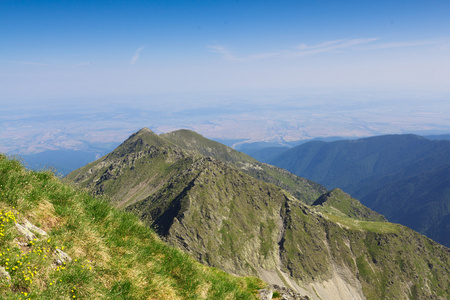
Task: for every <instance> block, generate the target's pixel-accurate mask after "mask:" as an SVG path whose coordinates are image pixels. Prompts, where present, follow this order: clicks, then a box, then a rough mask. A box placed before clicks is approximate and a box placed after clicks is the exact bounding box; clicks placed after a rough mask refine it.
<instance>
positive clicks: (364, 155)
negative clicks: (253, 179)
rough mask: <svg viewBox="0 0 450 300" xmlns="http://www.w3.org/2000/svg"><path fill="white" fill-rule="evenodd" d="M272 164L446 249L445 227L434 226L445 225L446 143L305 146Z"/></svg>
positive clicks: (395, 140) (449, 145) (399, 139)
mask: <svg viewBox="0 0 450 300" xmlns="http://www.w3.org/2000/svg"><path fill="white" fill-rule="evenodd" d="M270 162H271V163H273V164H274V165H277V166H279V167H281V168H285V169H287V170H288V171H290V172H292V173H294V174H297V175H299V176H304V177H306V178H309V179H311V180H314V181H316V182H318V183H320V184H323V185H325V186H326V187H327V188H329V189H333V188H338V187H339V188H341V189H342V190H344V191H345V192H348V193H350V194H351V195H352V196H354V197H356V198H357V199H359V200H360V201H361V203H363V204H364V205H367V206H368V207H370V208H371V209H373V210H375V211H377V212H379V213H381V214H383V215H384V216H385V217H386V218H387V219H388V220H389V221H391V222H396V223H401V224H403V225H406V226H408V227H410V228H412V229H414V230H417V231H418V232H420V233H423V234H426V235H427V236H429V237H433V238H435V239H436V241H438V242H440V243H443V244H444V245H446V246H450V243H448V238H446V237H448V236H450V231H449V228H448V226H444V225H442V226H443V227H439V226H438V224H448V223H446V222H445V221H444V220H445V219H446V218H448V215H449V213H450V177H449V174H450V141H447V140H429V139H426V138H423V137H420V136H416V135H386V136H378V137H371V138H364V139H359V140H351V141H336V142H329V143H327V142H309V143H306V144H303V145H300V146H297V147H294V148H292V149H290V150H287V151H286V152H284V153H282V154H280V155H278V156H277V157H276V158H274V159H272V160H271V161H270ZM435 232H436V233H435ZM437 232H439V234H438V233H437Z"/></svg>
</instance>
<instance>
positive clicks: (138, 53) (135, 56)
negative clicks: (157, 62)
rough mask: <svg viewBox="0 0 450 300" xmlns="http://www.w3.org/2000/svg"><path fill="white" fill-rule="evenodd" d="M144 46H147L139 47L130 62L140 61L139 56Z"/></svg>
mask: <svg viewBox="0 0 450 300" xmlns="http://www.w3.org/2000/svg"><path fill="white" fill-rule="evenodd" d="M144 48H145V47H143V46H142V47H139V48H137V50H136V52H135V53H134V55H133V57H132V58H131V60H130V64H132V65H134V64H135V63H136V62H137V61H138V59H139V56H140V55H141V51H142V50H143V49H144Z"/></svg>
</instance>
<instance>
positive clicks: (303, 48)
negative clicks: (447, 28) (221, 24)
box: [208, 37, 448, 61]
mask: <svg viewBox="0 0 450 300" xmlns="http://www.w3.org/2000/svg"><path fill="white" fill-rule="evenodd" d="M446 40H447V39H434V40H433V39H429V40H418V41H405V42H390V43H381V42H380V41H381V39H380V38H377V37H374V38H359V39H341V40H333V41H326V42H323V43H320V44H317V45H307V44H304V43H302V44H300V45H298V46H297V47H295V48H294V49H286V50H279V51H274V52H267V53H264V52H262V53H255V54H250V55H247V56H239V55H236V54H234V53H233V52H231V51H230V50H229V49H227V48H226V47H224V46H221V45H214V46H208V48H209V49H210V50H211V51H212V52H215V53H218V54H220V55H222V56H223V58H225V59H226V60H235V61H250V60H260V59H266V58H269V57H285V58H295V57H299V56H308V55H316V54H321V53H336V52H344V51H367V50H381V49H389V48H400V47H419V46H426V45H443V46H444V49H446V48H445V45H447V46H448V43H447V44H446V43H445V42H446Z"/></svg>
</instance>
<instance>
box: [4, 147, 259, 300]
mask: <svg viewBox="0 0 450 300" xmlns="http://www.w3.org/2000/svg"><path fill="white" fill-rule="evenodd" d="M0 212H1V213H2V214H1V215H0V217H1V218H0V249H1V250H0V254H1V255H0V266H2V267H4V268H5V269H6V268H7V269H6V270H7V271H8V272H9V273H10V276H11V280H7V279H6V278H3V279H1V280H0V298H1V299H224V298H227V299H256V291H257V289H259V288H261V287H262V286H263V282H262V281H261V280H259V279H256V278H250V277H241V278H237V277H234V276H231V275H228V274H226V273H224V272H222V271H219V270H217V269H213V268H208V267H205V266H203V265H201V264H199V263H197V262H196V261H194V260H193V259H191V258H190V257H188V256H187V254H184V253H182V252H181V251H179V250H177V249H175V248H172V247H170V246H168V245H166V244H164V243H163V242H162V241H160V240H159V238H158V237H157V236H156V234H155V233H154V232H153V231H151V230H150V229H149V228H147V227H146V226H144V225H143V224H142V222H141V221H139V220H138V218H137V217H136V216H134V215H132V214H130V213H126V212H123V211H119V210H117V209H114V208H112V207H111V206H110V205H109V204H108V203H107V202H106V201H105V200H102V199H100V198H93V197H92V196H90V195H89V194H88V193H87V192H82V191H79V190H77V189H75V188H73V187H71V186H68V185H65V184H63V183H61V182H60V180H59V179H58V178H57V177H56V176H54V175H53V174H52V173H51V172H49V171H45V172H33V171H27V170H25V169H24V168H23V167H22V166H21V164H20V162H19V161H17V160H13V159H9V158H7V157H5V156H3V155H0ZM25 218H26V219H27V220H29V221H30V222H31V223H33V224H35V225H37V226H39V227H40V228H42V229H43V230H45V231H46V232H47V234H48V236H42V237H38V238H37V240H35V241H31V242H28V241H26V240H25V239H24V238H23V237H21V235H20V234H19V233H18V232H17V230H16V229H15V226H14V223H15V222H16V221H17V222H18V223H21V222H23V220H24V219H25ZM18 241H21V242H22V243H24V244H22V245H24V246H19V245H18V243H17V242H18ZM57 248H58V249H63V251H64V252H66V253H67V254H68V255H69V256H70V257H71V258H72V259H73V260H72V262H66V264H65V265H62V266H56V265H55V264H54V260H55V255H54V254H53V252H54V251H55V250H56V249H57Z"/></svg>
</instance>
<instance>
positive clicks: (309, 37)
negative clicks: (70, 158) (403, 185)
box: [0, 0, 450, 154]
mask: <svg viewBox="0 0 450 300" xmlns="http://www.w3.org/2000/svg"><path fill="white" fill-rule="evenodd" d="M449 11H450V3H449V2H448V1H443V0H441V1H281V2H279V1H233V2H231V1H215V2H209V1H126V2H120V1H39V2H30V1H0V95H1V103H2V109H1V110H0V151H2V152H6V153H11V154H12V153H19V154H29V153H36V152H41V151H44V150H48V149H53V150H55V149H75V150H79V149H85V148H89V147H90V146H92V145H93V144H95V145H97V146H99V144H102V145H103V146H104V147H109V145H110V144H108V143H113V144H114V143H119V142H121V141H123V140H124V139H125V138H126V137H127V136H128V135H129V134H131V133H132V132H134V131H136V130H138V129H139V128H142V127H149V128H150V129H152V130H154V131H155V132H158V133H160V132H167V131H170V130H173V129H177V128H190V129H193V130H196V131H197V132H199V133H201V134H203V135H205V136H207V137H209V138H216V139H235V140H243V139H244V140H246V141H270V140H278V141H283V140H285V141H292V140H300V139H310V138H313V137H327V136H342V137H362V136H371V135H379V134H386V133H409V132H412V133H419V134H421V133H424V134H442V133H448V132H450V103H449V101H448V100H449V99H448V98H449V95H450V85H449V84H448V83H449V82H450V68H449V67H448V66H449V65H450V35H449V30H448V29H449V28H450V21H449V18H448V12H449ZM102 145H100V146H101V147H103V146H102Z"/></svg>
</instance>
